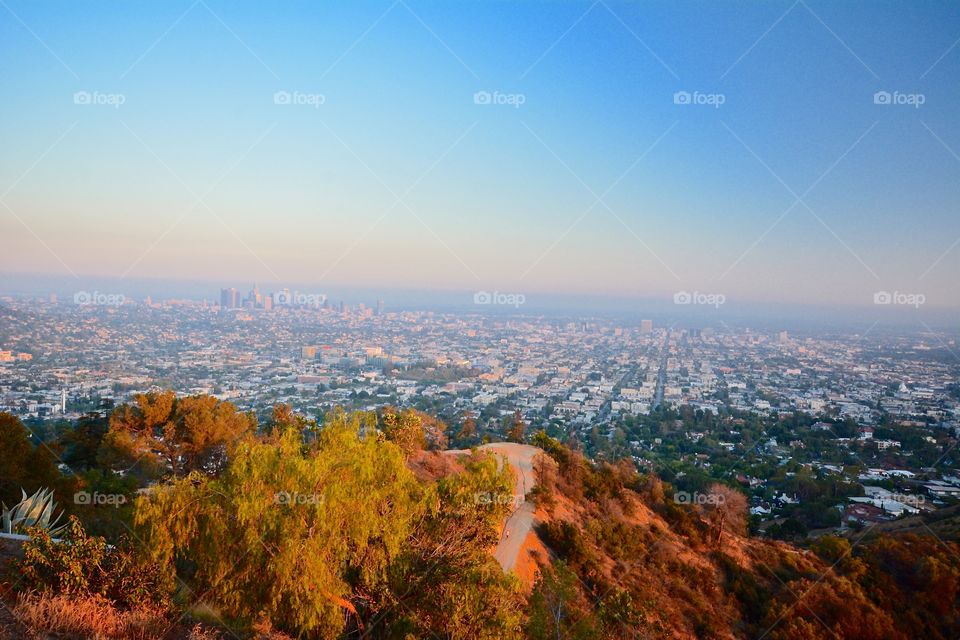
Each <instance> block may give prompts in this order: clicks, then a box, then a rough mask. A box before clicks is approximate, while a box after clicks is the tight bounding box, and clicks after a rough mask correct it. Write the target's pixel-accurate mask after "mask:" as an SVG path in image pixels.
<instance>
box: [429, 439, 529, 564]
mask: <svg viewBox="0 0 960 640" xmlns="http://www.w3.org/2000/svg"><path fill="white" fill-rule="evenodd" d="M479 449H480V450H482V451H490V452H492V453H495V454H497V455H498V456H500V459H501V461H502V460H506V461H507V463H508V464H509V465H510V466H511V467H513V470H514V476H515V478H516V480H515V485H514V490H513V492H514V500H515V502H514V503H513V504H514V510H513V512H512V513H511V514H510V515H509V516H508V517H507V522H506V524H505V525H504V527H503V531H502V532H501V534H500V542H499V543H498V544H497V549H496V551H495V552H494V554H493V555H494V557H495V558H496V559H497V562H499V563H500V566H501V567H503V570H504V572H507V571H510V570H511V569H513V567H514V566H515V565H516V564H517V557H518V556H519V555H520V549H521V547H522V546H523V541H524V540H526V538H527V535H528V534H529V533H530V530H531V529H532V528H533V513H534V511H536V507H535V506H534V505H533V503H531V502H527V500H526V495H527V493H528V492H529V491H530V490H531V489H533V487H534V486H535V485H536V483H537V479H536V476H535V475H534V473H533V459H534V458H535V457H536V456H537V454H540V453H543V451H541V450H540V449H538V448H537V447H533V446H530V445H528V444H515V443H512V442H496V443H492V444H485V445H483V446H481V447H479ZM448 453H451V454H454V455H457V454H466V453H468V452H467V451H464V450H453V451H448Z"/></svg>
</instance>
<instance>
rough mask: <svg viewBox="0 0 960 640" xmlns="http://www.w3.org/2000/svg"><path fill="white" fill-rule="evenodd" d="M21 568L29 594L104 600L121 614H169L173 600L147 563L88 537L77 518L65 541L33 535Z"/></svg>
mask: <svg viewBox="0 0 960 640" xmlns="http://www.w3.org/2000/svg"><path fill="white" fill-rule="evenodd" d="M30 535H31V537H30V540H29V541H27V542H26V543H25V544H24V546H23V559H22V560H21V561H20V562H19V563H18V568H19V570H20V575H21V579H22V580H21V585H22V586H23V587H25V588H26V589H27V590H30V591H35V592H39V593H52V594H57V595H61V594H62V595H68V596H78V597H99V598H104V599H106V600H107V601H109V602H111V603H112V604H114V605H116V606H118V607H120V608H121V609H127V610H132V609H135V608H139V607H157V608H166V607H167V606H168V604H169V599H168V594H167V592H166V591H165V590H164V588H163V587H162V581H161V573H160V571H159V570H158V569H157V567H155V566H153V565H150V564H147V563H144V562H143V561H141V560H140V559H139V558H138V557H137V556H136V555H135V554H134V552H133V550H132V549H131V548H130V547H129V546H128V545H127V544H126V543H122V545H121V546H120V547H111V546H108V545H107V543H106V541H105V540H104V539H103V538H99V537H93V536H88V535H87V533H86V532H85V531H84V530H83V526H82V525H81V524H80V521H79V520H77V519H76V517H71V518H70V523H69V524H68V526H67V530H66V532H65V534H64V535H63V537H62V540H61V541H58V542H55V541H54V540H53V539H52V538H51V537H50V534H49V533H48V532H47V531H45V530H42V529H31V530H30Z"/></svg>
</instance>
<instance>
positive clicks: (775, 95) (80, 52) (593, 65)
mask: <svg viewBox="0 0 960 640" xmlns="http://www.w3.org/2000/svg"><path fill="white" fill-rule="evenodd" d="M958 39H960V7H957V6H956V5H955V4H953V5H951V4H949V3H945V2H944V3H923V4H917V3H907V2H896V3H895V2H883V3H880V2H871V3H866V2H848V3H842V4H837V3H824V2H808V3H804V2H797V3H790V2H765V3H725V2H721V3H718V2H687V3H642V4H637V3H618V2H598V3H590V2H585V3H584V2H524V3H519V2H475V3H470V2H451V1H448V2H415V1H410V0H404V1H403V2H396V3H391V2H376V3H374V2H370V3H366V2H340V3H338V2H333V3H330V2H322V3H314V2H282V3H227V2H220V1H217V0H203V1H198V2H195V3H193V2H190V1H185V2H169V3H147V2H141V3H120V2H36V1H33V2H17V1H12V0H3V2H2V3H0V74H2V76H3V86H4V99H3V100H2V101H0V139H2V140H3V153H2V154H0V194H2V196H0V201H2V202H3V203H4V204H5V206H4V205H0V232H2V235H3V237H4V238H6V239H7V240H8V241H7V242H6V243H5V251H4V254H3V256H2V257H0V271H3V272H5V273H8V274H10V273H28V272H29V273H34V272H41V273H52V274H60V275H64V276H67V277H71V278H73V277H76V279H77V280H81V281H82V280H83V278H85V277H88V276H94V275H96V276H109V277H116V278H127V277H129V278H134V277H138V278H139V277H147V278H197V279H203V280H218V279H223V280H229V281H231V282H235V281H253V280H256V281H259V282H262V283H264V284H265V286H268V287H269V286H270V283H278V284H282V283H284V282H290V281H293V282H314V283H317V286H323V285H326V284H327V283H329V284H330V285H331V286H332V285H334V284H346V285H353V286H363V287H378V286H383V287H407V288H437V289H466V290H470V289H491V290H492V289H498V290H501V291H504V290H512V291H525V292H555V293H557V292H558V293H600V294H603V293H609V294H615V295H626V296H631V295H636V296H670V295H672V293H673V292H676V291H677V290H699V291H716V292H722V293H724V294H725V295H726V296H727V298H728V299H742V300H749V301H751V302H765V301H770V302H796V303H810V304H850V305H866V304H869V303H870V301H871V299H872V295H873V293H874V292H876V291H878V290H890V291H893V290H898V291H908V292H921V293H923V294H924V295H925V297H926V300H927V303H928V304H930V305H932V306H937V307H954V308H955V307H957V306H960V292H958V290H957V287H956V284H955V280H956V277H955V276H956V274H957V273H958V267H960V246H955V245H954V243H955V242H957V240H958V239H960V215H958V196H960V157H957V153H958V152H960V127H958V114H960V108H958V107H960V85H958V83H957V78H958V77H960V45H958V44H957V41H958ZM877 91H886V92H889V93H890V94H891V95H893V96H895V97H894V98H893V99H894V100H897V99H900V100H904V101H907V102H908V103H905V104H875V101H874V94H875V92H877ZM78 92H80V93H81V95H85V96H88V97H90V101H91V102H97V101H101V102H105V103H106V104H76V103H75V98H74V96H75V94H77V93H78ZM277 92H281V96H283V95H289V96H290V101H291V102H297V101H299V102H302V103H303V104H277V103H276V101H275V94H277ZM477 92H487V94H489V95H490V96H491V102H496V101H497V100H501V101H503V102H505V103H504V104H477V103H476V101H475V94H477ZM677 92H687V93H688V94H690V95H691V96H692V100H697V99H698V97H699V99H701V100H705V101H708V102H709V101H712V102H717V101H718V100H719V101H722V104H721V105H719V106H718V107H715V106H712V105H710V104H676V103H675V100H674V95H675V94H676V93H677ZM914 96H920V98H919V99H920V100H921V101H922V104H921V105H920V106H919V107H915V106H913V105H912V104H909V102H910V101H912V102H916V101H917V98H916V97H914ZM79 100H80V101H81V102H82V101H83V98H82V97H81V98H79ZM279 100H280V101H281V102H283V100H284V98H283V97H281V98H279ZM117 101H122V104H120V105H119V106H118V107H115V106H113V104H111V103H116V102H117ZM321 101H322V104H316V103H319V102H321ZM481 102H482V100H481ZM516 102H522V104H520V105H519V106H514V104H511V103H516ZM311 103H313V104H311ZM8 187H12V188H8ZM808 190H809V191H808ZM798 197H799V200H800V201H799V202H797V200H798ZM598 200H599V202H598ZM791 205H793V206H792V208H791ZM951 247H952V248H951Z"/></svg>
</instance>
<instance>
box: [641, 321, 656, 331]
mask: <svg viewBox="0 0 960 640" xmlns="http://www.w3.org/2000/svg"><path fill="white" fill-rule="evenodd" d="M652 332H653V320H641V321H640V333H652Z"/></svg>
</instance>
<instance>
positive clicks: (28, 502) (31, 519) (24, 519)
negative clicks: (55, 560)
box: [0, 488, 66, 536]
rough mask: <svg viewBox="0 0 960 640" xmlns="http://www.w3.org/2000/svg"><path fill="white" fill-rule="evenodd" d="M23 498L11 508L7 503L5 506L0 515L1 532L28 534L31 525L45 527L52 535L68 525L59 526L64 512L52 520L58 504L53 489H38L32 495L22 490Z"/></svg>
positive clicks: (55, 534)
mask: <svg viewBox="0 0 960 640" xmlns="http://www.w3.org/2000/svg"><path fill="white" fill-rule="evenodd" d="M20 492H21V493H22V494H23V498H22V499H21V500H20V502H18V503H17V504H15V505H13V507H11V508H10V509H8V508H7V505H5V504H2V503H0V505H2V506H3V514H2V517H0V533H15V534H26V533H27V530H28V529H29V528H31V527H39V528H40V529H45V530H46V531H47V533H49V534H50V535H51V536H57V535H58V534H60V533H61V532H62V531H63V530H64V529H65V528H66V525H65V524H64V525H61V526H59V527H58V526H57V523H58V522H59V521H60V518H62V517H63V512H62V511H61V512H60V515H58V516H57V518H56V520H52V518H53V512H54V511H55V510H56V508H57V505H56V503H55V502H54V501H53V491H51V490H50V489H44V488H41V489H38V490H37V492H36V493H35V494H33V495H32V496H29V497H28V496H27V492H26V491H24V490H23V489H21V490H20Z"/></svg>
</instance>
